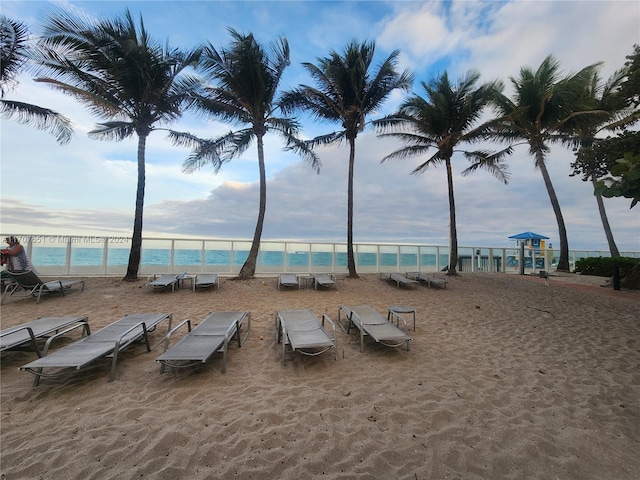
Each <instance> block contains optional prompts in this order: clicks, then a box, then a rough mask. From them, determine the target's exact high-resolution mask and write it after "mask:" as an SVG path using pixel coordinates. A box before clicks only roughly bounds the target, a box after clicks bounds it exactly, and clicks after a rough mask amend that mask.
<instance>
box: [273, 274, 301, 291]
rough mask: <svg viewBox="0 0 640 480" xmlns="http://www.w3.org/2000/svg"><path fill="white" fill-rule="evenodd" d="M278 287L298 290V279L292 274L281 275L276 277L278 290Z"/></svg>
mask: <svg viewBox="0 0 640 480" xmlns="http://www.w3.org/2000/svg"><path fill="white" fill-rule="evenodd" d="M280 287H290V288H297V289H299V288H300V282H298V277H297V276H296V275H295V274H293V273H281V274H280V275H278V290H280Z"/></svg>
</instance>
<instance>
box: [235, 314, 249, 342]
mask: <svg viewBox="0 0 640 480" xmlns="http://www.w3.org/2000/svg"><path fill="white" fill-rule="evenodd" d="M245 318H246V319H247V324H248V325H247V331H246V332H245V334H244V337H242V339H240V322H238V347H241V346H242V344H244V342H245V341H246V340H247V337H248V336H249V332H250V331H251V312H245ZM243 320H244V319H243ZM241 322H242V323H244V322H243V321H242V320H241Z"/></svg>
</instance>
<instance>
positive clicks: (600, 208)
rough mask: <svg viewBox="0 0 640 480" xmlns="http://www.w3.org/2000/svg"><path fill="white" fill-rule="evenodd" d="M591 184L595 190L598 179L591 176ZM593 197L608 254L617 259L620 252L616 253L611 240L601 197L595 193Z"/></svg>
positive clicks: (609, 227)
mask: <svg viewBox="0 0 640 480" xmlns="http://www.w3.org/2000/svg"><path fill="white" fill-rule="evenodd" d="M591 183H592V184H593V188H594V189H595V187H596V184H597V183H598V179H597V178H596V176H595V175H591ZM595 195H596V202H597V203H598V211H599V212H600V220H602V227H603V228H604V234H605V236H606V237H607V242H608V243H609V252H611V256H612V257H613V258H615V257H619V256H620V252H619V251H618V246H617V245H616V242H615V240H614V239H613V232H611V225H609V219H608V218H607V211H606V210H605V208H604V201H603V200H602V195H600V194H599V193H598V192H597V191H596V194H595Z"/></svg>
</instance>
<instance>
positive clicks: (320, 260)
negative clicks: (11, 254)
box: [31, 247, 448, 267]
mask: <svg viewBox="0 0 640 480" xmlns="http://www.w3.org/2000/svg"><path fill="white" fill-rule="evenodd" d="M66 255H67V249H66V248H65V247H45V248H38V247H35V248H34V249H33V252H32V257H31V261H32V262H33V264H34V265H36V267H37V266H64V265H65V262H66ZM248 255H249V251H248V250H234V251H231V250H206V251H205V252H204V255H203V253H202V251H201V250H195V249H194V250H188V249H176V250H174V258H173V264H174V265H181V266H200V265H202V264H204V265H211V266H229V265H243V264H244V262H245V260H246V259H247V256H248ZM334 255H335V257H334ZM103 256H104V251H103V249H101V248H84V247H76V248H73V249H72V250H71V265H72V266H96V267H100V266H102V265H103V263H104V262H103V260H104V258H103ZM203 257H204V258H203ZM285 259H286V264H287V265H288V266H293V267H297V266H300V267H304V266H308V265H310V266H312V267H313V266H317V267H330V266H331V265H334V264H335V266H336V267H346V266H347V254H346V253H345V252H336V253H335V254H333V253H331V252H284V251H261V252H260V253H259V255H258V265H261V266H268V267H284V265H285ZM436 260H437V258H436V254H435V253H434V254H421V255H420V265H421V266H423V267H435V266H436V265H437V264H438V263H437V262H436ZM356 261H357V263H358V265H361V266H376V265H378V264H379V265H380V266H383V267H392V266H400V267H415V266H417V265H418V254H417V253H401V254H400V255H399V256H398V254H396V253H380V255H379V262H378V254H376V253H367V252H361V253H358V255H357V259H356ZM447 262H448V255H446V254H441V255H440V262H439V264H440V265H446V264H447ZM128 263H129V249H128V248H110V249H109V250H108V253H107V259H106V264H107V266H126V265H127V264H128ZM141 264H142V265H150V266H151V265H153V266H170V265H171V250H170V249H161V248H149V249H143V250H142V258H141Z"/></svg>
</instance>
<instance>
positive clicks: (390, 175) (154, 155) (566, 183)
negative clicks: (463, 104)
mask: <svg viewBox="0 0 640 480" xmlns="http://www.w3.org/2000/svg"><path fill="white" fill-rule="evenodd" d="M52 5H58V6H63V7H65V8H69V9H72V8H75V9H80V10H82V11H84V12H85V13H86V14H88V15H91V16H95V17H103V16H107V17H112V16H114V15H122V14H123V12H124V11H125V8H129V9H130V10H131V12H132V13H133V15H134V18H138V17H139V16H140V15H142V18H143V19H144V22H145V25H146V28H147V30H148V31H149V32H150V33H151V34H152V35H153V36H154V37H155V38H157V39H160V40H162V41H164V40H168V42H169V43H170V44H171V45H172V46H175V47H191V46H194V45H196V44H197V43H199V42H201V41H205V40H207V41H210V42H211V43H212V44H213V45H215V46H218V47H222V46H225V45H227V44H228V42H229V35H228V32H227V27H232V28H234V29H236V30H238V31H240V32H245V33H248V32H252V33H254V34H255V36H256V37H257V39H258V41H260V42H261V43H268V42H271V41H273V40H274V39H276V38H278V37H279V36H281V35H284V36H285V37H286V38H287V39H288V41H289V44H290V47H291V66H290V67H289V68H288V69H287V70H286V72H285V75H284V77H283V81H282V88H284V89H286V88H290V87H294V86H296V85H298V84H300V83H307V84H310V83H312V82H311V79H310V78H309V77H308V76H307V74H306V71H305V70H304V69H303V68H302V67H301V63H302V62H315V61H316V59H317V58H318V57H324V56H326V55H327V54H328V53H329V52H330V51H331V50H337V51H342V49H343V47H344V46H345V45H346V44H347V43H348V42H349V41H350V40H352V39H355V40H358V41H363V40H374V41H375V42H376V52H377V60H382V59H383V58H386V56H388V55H389V53H390V52H392V51H393V50H395V49H398V50H400V52H401V55H400V67H401V68H402V69H404V68H409V69H411V70H412V71H413V72H414V74H415V78H416V81H415V82H414V91H416V92H419V93H421V91H420V88H419V82H420V81H429V80H430V79H431V78H432V77H433V76H435V75H437V74H439V73H441V72H442V71H443V70H445V69H446V70H447V71H448V73H449V75H450V77H451V78H454V79H455V78H457V77H459V76H461V75H463V74H464V73H465V72H466V71H467V70H468V69H471V68H473V69H477V70H478V71H479V72H480V73H481V74H482V77H481V80H483V81H489V80H493V79H501V80H503V81H504V82H505V84H506V85H507V87H508V83H509V82H508V78H509V77H510V76H517V75H518V71H519V69H520V67H521V66H530V67H533V68H536V67H537V66H538V65H539V64H540V63H541V62H542V60H543V59H544V58H545V57H546V56H547V55H548V54H553V55H554V56H556V57H557V58H558V60H559V61H560V63H561V65H562V67H563V71H564V72H565V73H569V72H571V71H576V70H578V69H580V68H582V67H584V66H586V65H589V64H591V63H595V62H603V64H602V68H601V73H602V75H603V76H604V77H606V76H608V75H609V74H611V73H612V72H613V71H614V70H616V69H618V68H620V67H621V66H622V65H623V64H624V61H625V56H626V55H629V54H630V53H631V52H632V47H633V45H634V44H640V3H638V2H636V1H604V2H595V1H583V2H579V1H553V2H552V1H518V2H490V1H489V2H472V1H459V2H411V1H407V2H405V1H393V2H384V1H369V2H334V1H322V2H310V1H290V2H279V1H259V2H222V1H196V2H193V1H166V2H165V1H131V2H117V1H64V2H42V1H7V0H3V1H2V14H4V15H6V16H8V17H9V18H12V19H17V20H21V21H23V22H25V23H26V24H27V25H28V26H29V28H30V31H31V32H32V34H33V35H34V36H35V35H37V33H38V30H39V25H40V22H41V20H42V19H43V17H44V13H45V12H46V9H47V8H48V7H50V6H52ZM507 91H508V90H507ZM404 95H405V94H404V93H402V92H395V93H394V94H393V96H392V97H391V98H390V99H389V100H388V101H387V102H386V103H385V104H384V106H383V107H382V108H381V110H380V111H379V112H378V113H377V114H376V115H375V116H373V117H371V118H370V120H371V119H374V118H377V117H379V116H382V115H385V114H387V113H391V112H392V111H394V109H395V108H396V107H397V106H398V105H399V103H400V102H401V101H402V99H403V98H404ZM5 98H10V99H14V100H23V101H27V102H30V103H35V104H38V105H41V106H46V107H49V108H52V109H54V110H57V111H59V112H61V113H64V114H65V115H66V116H68V117H69V118H70V119H71V120H72V121H73V123H74V128H75V136H74V138H73V140H72V141H71V143H70V144H68V145H66V146H59V145H58V144H57V143H56V142H55V140H54V138H53V137H52V136H50V135H48V134H46V133H43V132H39V131H37V130H35V129H33V128H31V127H28V126H23V125H19V124H17V123H16V122H14V121H12V120H5V119H2V120H1V121H0V122H1V123H0V127H1V129H0V135H1V137H0V140H1V145H0V153H1V157H0V162H1V163H0V168H1V180H0V182H1V183H0V186H1V192H0V195H1V200H2V207H1V211H0V213H1V218H0V221H1V224H0V230H2V232H3V233H5V234H9V233H15V234H38V233H39V234H80V235H85V234H86V235H96V234H102V235H130V233H131V229H132V225H133V211H134V202H135V189H136V179H137V173H136V140H135V139H130V140H126V141H123V142H104V141H96V140H89V139H88V138H87V136H86V132H88V131H90V130H91V129H93V128H94V126H95V123H96V120H97V119H96V118H94V117H92V116H91V115H90V114H89V113H88V112H87V111H86V110H85V109H84V108H83V107H82V106H81V105H79V104H77V103H75V102H74V101H73V100H72V99H70V98H67V97H65V96H64V95H62V94H59V93H57V92H54V91H53V90H52V89H50V88H49V87H47V86H46V85H41V84H37V83H35V82H33V81H32V78H31V76H29V75H26V74H25V75H23V76H22V77H21V78H20V84H19V85H18V86H17V87H16V88H15V89H14V90H13V91H10V92H8V93H7V94H6V96H5ZM301 120H302V122H303V135H304V136H305V137H307V138H311V137H313V136H315V135H318V134H322V133H327V132H330V131H334V130H335V129H336V128H338V126H337V125H335V124H327V123H317V122H313V121H311V120H309V119H305V118H302V119H301ZM172 127H173V128H174V129H176V130H182V131H190V132H192V133H194V134H197V135H200V136H203V137H210V136H214V135H216V134H219V133H221V132H225V131H228V130H229V129H230V128H233V127H232V126H230V125H223V124H220V123H217V122H214V121H212V120H206V119H202V118H196V117H193V116H190V115H185V116H184V117H183V118H182V119H180V120H179V121H178V122H176V123H175V124H173V125H172ZM398 146H399V145H398V144H397V143H394V141H392V140H387V139H385V140H383V139H380V138H377V137H376V135H375V133H374V132H373V131H372V130H370V129H366V130H365V131H364V132H363V133H361V134H360V135H359V137H358V139H357V145H356V167H355V202H354V203H355V216H354V239H355V241H356V242H359V241H360V242H408V243H421V244H430V245H446V244H447V242H448V199H447V188H446V176H445V172H444V169H442V168H439V169H434V170H429V171H427V172H426V173H424V174H421V175H410V172H411V171H412V170H413V169H414V168H415V167H416V166H417V165H418V164H419V163H421V159H419V158H413V159H406V160H396V161H393V162H385V163H380V160H381V159H382V157H384V156H385V155H387V154H389V153H391V152H392V151H393V150H394V149H396V148H398ZM265 148H266V161H267V175H268V181H267V182H268V183H267V214H266V219H265V228H264V231H263V239H265V240H266V239H294V240H295V239H299V240H305V241H337V242H344V241H345V239H346V205H347V193H346V192H347V159H348V153H349V152H348V147H347V146H346V145H345V144H342V145H337V146H333V147H329V148H323V149H320V150H318V154H319V155H320V159H321V162H322V169H321V172H320V174H319V175H316V174H315V173H314V171H313V170H312V169H311V168H310V167H309V166H308V165H307V164H305V163H304V162H302V161H301V160H300V159H299V158H297V157H295V156H294V155H292V154H288V153H285V152H283V150H282V143H281V140H280V139H279V138H278V137H277V136H275V135H274V136H268V137H267V139H266V146H265ZM188 154H189V152H188V150H186V149H182V148H177V147H174V146H172V145H171V144H169V143H168V142H167V141H166V140H165V138H164V135H163V134H162V132H154V133H153V134H152V135H151V137H150V138H149V141H148V143H147V156H146V159H147V179H146V180H147V182H146V195H145V218H144V235H145V236H147V237H149V236H165V235H169V236H173V237H178V236H185V237H190V238H202V237H207V238H208V237H214V238H235V239H245V238H246V239H248V238H251V237H252V235H253V230H254V227H255V220H256V216H257V208H258V168H257V160H256V157H257V155H256V149H255V145H254V146H252V148H250V149H249V150H248V151H247V152H246V153H245V154H244V155H243V156H242V157H241V158H239V159H236V160H233V161H232V162H231V163H228V164H227V165H225V166H224V167H223V169H222V170H221V171H220V172H219V173H218V174H217V175H214V173H213V171H212V170H211V169H207V168H204V169H202V170H200V171H198V172H196V173H193V174H185V173H182V172H181V165H182V162H183V161H184V160H185V159H186V158H187V156H188ZM572 159H573V156H572V153H571V152H570V151H568V150H566V149H563V148H561V147H554V148H553V149H552V151H551V153H550V154H549V156H548V167H549V171H550V174H551V178H552V180H553V183H554V186H555V189H556V192H557V194H558V198H559V201H560V205H561V207H562V211H563V214H564V218H565V222H566V226H567V231H568V237H569V246H570V248H571V249H590V250H607V243H606V239H605V236H604V233H603V229H602V224H601V222H600V218H599V215H598V211H597V206H596V202H595V199H594V197H593V195H592V189H591V187H590V185H589V184H587V183H585V182H582V181H581V180H580V179H579V178H576V177H570V176H569V174H570V173H571V169H570V166H569V164H570V163H571V161H572ZM422 161H423V160H422ZM508 163H509V165H510V171H511V180H510V183H509V184H508V185H503V184H501V183H500V182H498V181H497V180H496V179H495V178H493V177H492V176H490V175H489V174H487V173H484V172H479V173H475V174H473V175H471V176H468V177H462V176H461V175H460V172H461V171H462V170H464V168H465V167H466V166H468V163H467V162H466V160H465V159H464V158H457V157H454V173H455V178H454V186H455V194H456V205H457V224H458V239H459V245H460V246H494V247H501V246H511V245H512V243H511V242H510V241H509V240H508V239H507V237H508V236H509V235H513V234H516V233H520V232H522V231H527V230H531V231H534V232H537V233H541V234H545V235H547V236H548V237H550V239H551V240H550V241H551V242H552V243H554V242H555V243H557V242H558V234H557V224H556V221H555V217H554V215H553V211H552V209H551V205H550V202H549V198H548V195H547V193H546V189H545V187H544V183H543V180H542V176H541V174H540V172H539V171H537V170H535V169H534V166H533V160H532V158H531V157H530V156H529V154H528V151H527V148H526V146H521V147H518V148H517V149H516V151H515V153H514V154H513V155H512V156H511V157H510V158H509V160H508ZM605 202H606V203H605V204H606V208H607V213H608V215H609V221H610V223H611V226H612V229H613V232H614V236H615V238H616V241H617V243H618V247H619V248H620V249H621V250H626V251H640V210H639V209H640V207H636V208H634V209H633V210H630V209H629V204H630V202H629V201H628V200H625V199H610V200H606V201H605Z"/></svg>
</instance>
